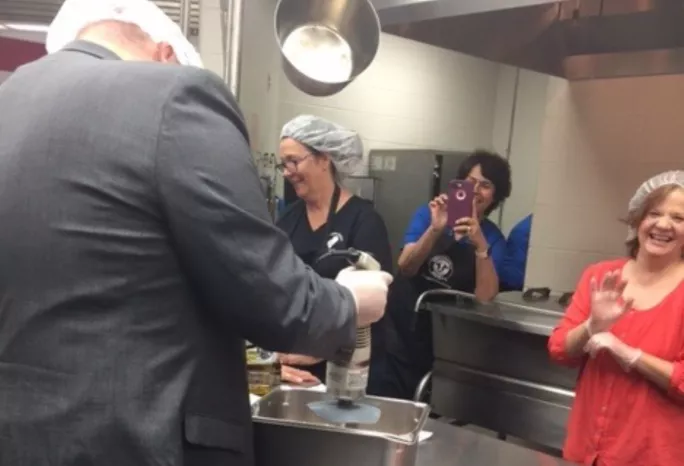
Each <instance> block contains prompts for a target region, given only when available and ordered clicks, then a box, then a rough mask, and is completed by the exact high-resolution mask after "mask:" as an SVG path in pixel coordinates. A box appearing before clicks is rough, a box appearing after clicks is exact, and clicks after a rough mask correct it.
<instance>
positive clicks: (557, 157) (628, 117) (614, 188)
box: [526, 76, 684, 291]
mask: <svg viewBox="0 0 684 466" xmlns="http://www.w3.org/2000/svg"><path fill="white" fill-rule="evenodd" d="M682 108H684V76H660V77H641V78H629V79H612V80H598V81H578V82H572V83H568V82H567V81H565V80H562V79H555V78H554V79H551V80H550V82H549V85H548V98H547V105H546V113H545V119H544V128H543V132H542V141H541V151H540V163H539V182H538V189H537V201H536V204H535V208H534V215H535V217H534V222H533V227H532V238H531V248H530V256H529V262H528V270H527V277H526V285H527V286H549V287H550V288H552V289H554V290H556V291H563V290H571V289H573V288H574V286H575V284H576V281H577V279H578V277H579V275H580V273H581V271H582V270H583V269H584V268H585V267H586V266H587V265H588V264H590V263H592V262H595V261H599V260H603V259H607V258H610V257H615V256H620V255H623V254H624V246H623V245H624V239H625V235H626V229H625V226H624V225H622V224H621V223H620V221H619V218H621V217H624V215H625V213H626V208H627V202H628V201H629V198H630V197H631V195H632V194H633V193H634V191H635V190H636V188H637V187H638V186H639V184H640V183H641V182H643V181H645V180H646V179H647V178H649V177H650V176H652V175H654V174H657V173H659V172H662V171H665V170H671V169H682V168H684V131H682V128H684V113H682V110H681V109H682Z"/></svg>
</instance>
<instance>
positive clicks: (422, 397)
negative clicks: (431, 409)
mask: <svg viewBox="0 0 684 466" xmlns="http://www.w3.org/2000/svg"><path fill="white" fill-rule="evenodd" d="M431 380H432V371H430V372H428V373H427V374H425V375H424V376H423V378H422V379H421V380H420V383H419V384H418V387H416V393H414V395H413V401H415V402H423V403H429V402H430V395H431V394H432V390H431V388H432V387H431V386H430V382H431Z"/></svg>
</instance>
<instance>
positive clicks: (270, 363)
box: [245, 342, 280, 396]
mask: <svg viewBox="0 0 684 466" xmlns="http://www.w3.org/2000/svg"><path fill="white" fill-rule="evenodd" d="M245 351H246V355H247V381H248V383H249V392H250V393H251V394H252V395H256V396H265V395H268V393H270V392H271V390H273V389H275V388H277V387H278V386H280V361H278V355H277V354H276V353H273V352H271V351H266V350H263V349H261V348H259V347H257V346H254V345H252V344H251V343H249V342H246V344H245Z"/></svg>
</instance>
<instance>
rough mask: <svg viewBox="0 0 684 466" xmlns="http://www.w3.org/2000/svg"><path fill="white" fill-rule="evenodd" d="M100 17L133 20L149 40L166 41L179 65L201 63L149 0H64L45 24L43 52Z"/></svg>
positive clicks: (64, 42) (57, 47) (73, 37)
mask: <svg viewBox="0 0 684 466" xmlns="http://www.w3.org/2000/svg"><path fill="white" fill-rule="evenodd" d="M188 1H189V0H188ZM100 21H121V22H124V23H129V24H134V25H136V26H138V27H139V28H140V29H142V30H143V31H144V32H145V33H146V34H147V35H149V36H150V37H151V38H152V40H153V41H155V42H167V43H169V45H171V47H173V51H174V53H175V54H176V57H177V58H178V61H179V62H180V64H181V65H190V66H196V67H198V68H202V67H203V66H202V59H201V58H200V56H199V54H198V53H197V50H195V47H193V46H192V44H191V43H190V41H188V39H187V38H186V37H185V36H184V35H183V33H182V32H181V30H180V28H179V27H178V25H177V24H176V23H174V22H173V21H172V20H171V18H169V17H168V16H166V14H164V12H163V11H162V10H161V9H160V8H159V7H158V6H157V5H155V4H154V3H153V2H151V1H149V0H66V1H65V2H64V4H63V5H62V7H61V8H60V10H59V12H58V13H57V16H56V17H55V19H54V21H52V24H50V27H49V28H48V33H47V39H46V40H45V48H46V49H47V52H48V53H54V52H57V51H59V50H61V49H62V48H63V47H64V46H66V45H67V44H69V43H70V42H72V41H74V40H76V38H77V37H78V34H79V33H80V32H81V31H82V30H83V29H84V28H85V27H86V26H88V25H91V24H94V23H97V22H100Z"/></svg>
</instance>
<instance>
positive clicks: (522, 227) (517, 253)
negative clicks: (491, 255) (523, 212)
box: [501, 214, 532, 291]
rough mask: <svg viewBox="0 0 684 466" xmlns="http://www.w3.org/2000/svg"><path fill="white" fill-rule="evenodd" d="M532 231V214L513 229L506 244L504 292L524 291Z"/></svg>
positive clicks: (502, 284) (502, 281)
mask: <svg viewBox="0 0 684 466" xmlns="http://www.w3.org/2000/svg"><path fill="white" fill-rule="evenodd" d="M531 230H532V214H530V215H528V216H527V217H525V218H524V219H522V220H521V221H520V222H518V224H517V225H515V226H514V227H513V229H512V230H511V233H510V234H509V235H508V240H507V242H506V256H505V257H504V264H503V275H504V276H505V277H506V279H505V280H501V289H503V290H509V291H510V290H522V289H523V285H524V283H525V269H526V268H527V252H528V250H529V247H530V231H531Z"/></svg>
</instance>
